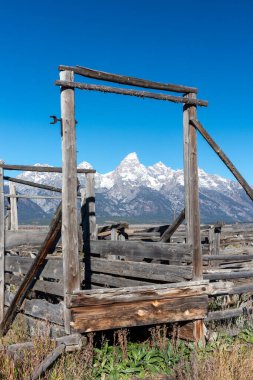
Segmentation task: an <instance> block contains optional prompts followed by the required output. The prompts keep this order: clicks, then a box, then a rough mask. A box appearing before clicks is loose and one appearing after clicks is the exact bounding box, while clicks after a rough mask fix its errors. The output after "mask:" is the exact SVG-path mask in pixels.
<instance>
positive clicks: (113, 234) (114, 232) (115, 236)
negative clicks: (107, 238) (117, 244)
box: [111, 227, 118, 240]
mask: <svg viewBox="0 0 253 380" xmlns="http://www.w3.org/2000/svg"><path fill="white" fill-rule="evenodd" d="M111 240H118V232H117V228H115V227H113V228H112V229H111Z"/></svg>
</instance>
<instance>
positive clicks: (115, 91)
mask: <svg viewBox="0 0 253 380" xmlns="http://www.w3.org/2000/svg"><path fill="white" fill-rule="evenodd" d="M55 85H56V86H62V87H64V88H79V90H87V91H99V92H107V93H111V94H118V95H129V96H137V97H138V98H149V99H155V100H165V101H169V102H173V103H184V104H188V105H195V106H202V107H207V106H208V102H207V101H206V100H199V99H190V98H184V97H180V96H173V95H166V94H158V93H155V92H147V91H140V90H133V89H125V88H117V87H110V86H100V85H96V84H86V83H79V82H67V81H61V80H56V81H55Z"/></svg>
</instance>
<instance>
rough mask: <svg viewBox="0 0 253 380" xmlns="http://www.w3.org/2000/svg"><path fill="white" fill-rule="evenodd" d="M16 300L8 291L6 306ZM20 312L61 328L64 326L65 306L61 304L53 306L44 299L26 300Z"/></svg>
mask: <svg viewBox="0 0 253 380" xmlns="http://www.w3.org/2000/svg"><path fill="white" fill-rule="evenodd" d="M14 298H15V294H14V293H11V292H9V291H6V292H5V305H7V306H9V305H11V304H12V302H13V299H14ZM20 311H21V312H23V313H24V314H26V315H29V316H31V317H34V318H37V319H42V320H44V321H48V322H51V323H54V324H57V325H60V326H63V324H64V306H63V303H61V302H60V303H58V304H53V303H50V302H48V301H46V300H43V299H37V298H36V299H31V300H30V299H25V300H24V302H23V304H22V307H21V309H20Z"/></svg>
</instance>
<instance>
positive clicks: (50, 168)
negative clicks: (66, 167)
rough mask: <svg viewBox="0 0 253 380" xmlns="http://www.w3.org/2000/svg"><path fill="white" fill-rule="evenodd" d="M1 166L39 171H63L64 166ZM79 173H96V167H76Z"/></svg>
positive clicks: (0, 165)
mask: <svg viewBox="0 0 253 380" xmlns="http://www.w3.org/2000/svg"><path fill="white" fill-rule="evenodd" d="M0 167H1V168H3V169H6V170H21V171H29V172H38V173H62V168H61V167H57V166H36V165H7V164H1V163H0ZM76 172H77V173H96V170H94V169H78V168H77V169H76Z"/></svg>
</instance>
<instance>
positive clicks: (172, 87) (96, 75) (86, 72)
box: [59, 65, 198, 93]
mask: <svg viewBox="0 0 253 380" xmlns="http://www.w3.org/2000/svg"><path fill="white" fill-rule="evenodd" d="M59 70H71V71H73V72H74V73H76V74H79V75H82V76H85V77H88V78H93V79H98V80H103V81H107V82H115V83H120V84H126V85H131V86H136V87H144V88H152V89H155V90H165V91H172V92H181V93H185V92H193V93H197V92H198V89H197V88H194V87H187V86H181V85H176V84H169V83H159V82H153V81H150V80H146V79H140V78H133V77H129V76H125V75H119V74H112V73H106V72H104V71H98V70H92V69H88V68H87V67H82V66H63V65H60V66H59Z"/></svg>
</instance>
